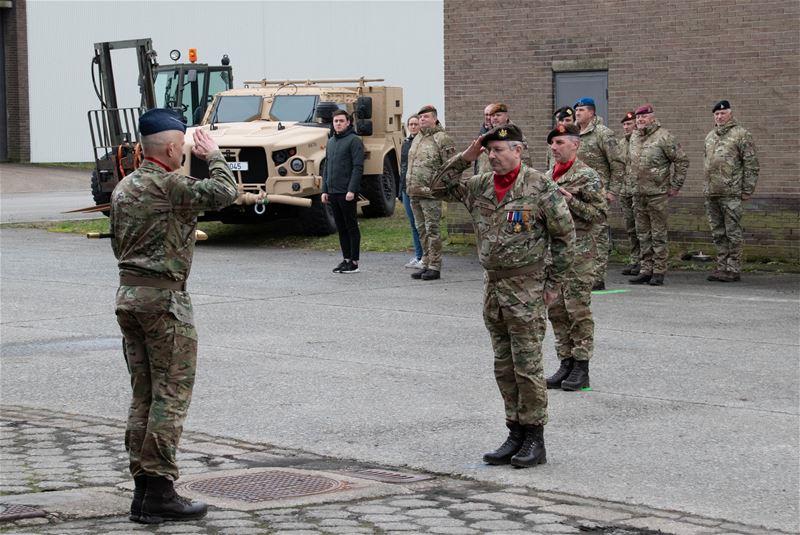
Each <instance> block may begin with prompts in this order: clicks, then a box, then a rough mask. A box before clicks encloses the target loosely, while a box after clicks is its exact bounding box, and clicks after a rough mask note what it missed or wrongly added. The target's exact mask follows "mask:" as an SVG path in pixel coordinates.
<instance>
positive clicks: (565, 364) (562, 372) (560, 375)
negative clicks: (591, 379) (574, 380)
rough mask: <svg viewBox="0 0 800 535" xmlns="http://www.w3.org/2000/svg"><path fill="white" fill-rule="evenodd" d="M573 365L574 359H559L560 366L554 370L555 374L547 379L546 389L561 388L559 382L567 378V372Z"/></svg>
mask: <svg viewBox="0 0 800 535" xmlns="http://www.w3.org/2000/svg"><path fill="white" fill-rule="evenodd" d="M574 365H575V359H574V358H572V357H570V358H568V359H561V366H560V367H559V368H558V369H557V370H556V373H554V374H553V375H551V376H550V377H548V378H547V388H561V381H563V380H564V379H566V378H567V377H569V372H571V371H572V367H573V366H574Z"/></svg>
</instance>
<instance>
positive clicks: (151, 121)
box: [139, 108, 186, 136]
mask: <svg viewBox="0 0 800 535" xmlns="http://www.w3.org/2000/svg"><path fill="white" fill-rule="evenodd" d="M165 130H180V131H181V132H183V133H186V123H184V122H183V121H182V120H181V118H180V115H178V113H177V112H174V111H172V110H168V109H167V108H155V109H152V110H150V111H147V112H145V113H143V114H142V116H141V117H139V134H141V135H142V136H150V135H152V134H158V133H159V132H164V131H165Z"/></svg>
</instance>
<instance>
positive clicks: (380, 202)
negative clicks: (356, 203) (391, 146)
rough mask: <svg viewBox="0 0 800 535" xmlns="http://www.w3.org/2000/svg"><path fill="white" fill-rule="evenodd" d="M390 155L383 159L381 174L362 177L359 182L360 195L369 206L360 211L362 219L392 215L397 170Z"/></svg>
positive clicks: (395, 195) (395, 197)
mask: <svg viewBox="0 0 800 535" xmlns="http://www.w3.org/2000/svg"><path fill="white" fill-rule="evenodd" d="M391 154H392V153H389V154H387V155H386V156H384V157H383V174H380V175H364V177H363V179H362V180H361V193H363V194H364V197H366V198H367V199H368V200H369V206H365V207H364V208H362V209H361V211H362V212H363V213H364V217H389V216H390V215H392V214H393V213H394V206H395V201H396V199H397V185H396V184H397V170H396V169H395V168H394V162H393V161H392V157H391Z"/></svg>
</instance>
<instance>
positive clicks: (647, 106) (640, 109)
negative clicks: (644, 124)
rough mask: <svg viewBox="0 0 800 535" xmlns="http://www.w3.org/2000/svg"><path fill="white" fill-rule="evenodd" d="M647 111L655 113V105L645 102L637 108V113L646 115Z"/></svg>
mask: <svg viewBox="0 0 800 535" xmlns="http://www.w3.org/2000/svg"><path fill="white" fill-rule="evenodd" d="M647 113H653V105H652V104H644V105H642V106H639V107H638V108H636V115H645V114H647Z"/></svg>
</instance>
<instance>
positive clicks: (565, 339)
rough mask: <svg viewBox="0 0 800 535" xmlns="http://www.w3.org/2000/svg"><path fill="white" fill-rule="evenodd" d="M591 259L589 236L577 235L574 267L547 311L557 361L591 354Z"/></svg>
mask: <svg viewBox="0 0 800 535" xmlns="http://www.w3.org/2000/svg"><path fill="white" fill-rule="evenodd" d="M593 256H594V240H593V239H592V235H591V234H587V235H585V236H579V237H578V238H577V239H576V240H575V261H574V263H573V267H572V269H570V272H569V275H567V278H566V280H565V281H564V283H563V284H562V286H561V292H559V294H558V297H557V298H556V300H555V301H553V302H552V303H550V306H549V307H548V308H547V316H548V319H549V320H550V324H551V325H552V326H553V334H554V335H555V339H556V356H557V357H558V358H559V360H564V359H568V358H570V357H572V358H574V359H575V360H589V359H591V358H592V354H593V353H594V320H593V319H592V284H593V278H592V265H593V262H592V260H593Z"/></svg>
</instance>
